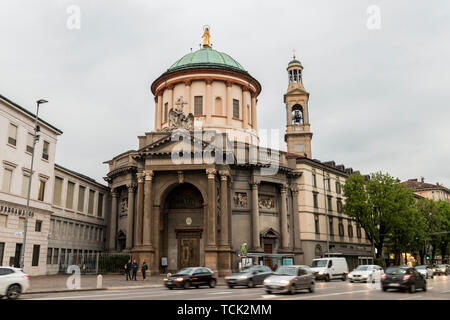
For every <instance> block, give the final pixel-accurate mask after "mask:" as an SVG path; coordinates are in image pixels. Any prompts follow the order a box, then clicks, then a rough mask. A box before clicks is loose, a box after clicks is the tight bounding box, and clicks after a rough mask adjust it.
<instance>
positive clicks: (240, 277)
mask: <svg viewBox="0 0 450 320" xmlns="http://www.w3.org/2000/svg"><path fill="white" fill-rule="evenodd" d="M239 279H247V276H239Z"/></svg>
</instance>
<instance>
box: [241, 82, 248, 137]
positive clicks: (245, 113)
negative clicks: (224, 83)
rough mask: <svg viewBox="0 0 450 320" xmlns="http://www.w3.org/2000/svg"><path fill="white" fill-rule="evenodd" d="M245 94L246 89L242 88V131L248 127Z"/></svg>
mask: <svg viewBox="0 0 450 320" xmlns="http://www.w3.org/2000/svg"><path fill="white" fill-rule="evenodd" d="M247 92H248V88H247V87H243V88H242V122H243V126H242V127H243V128H244V129H247V127H248V114H247Z"/></svg>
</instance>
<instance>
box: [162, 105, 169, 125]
mask: <svg viewBox="0 0 450 320" xmlns="http://www.w3.org/2000/svg"><path fill="white" fill-rule="evenodd" d="M168 114H169V103H168V102H166V103H164V111H163V115H164V117H163V122H166V121H167V115H168Z"/></svg>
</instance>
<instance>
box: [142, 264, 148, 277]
mask: <svg viewBox="0 0 450 320" xmlns="http://www.w3.org/2000/svg"><path fill="white" fill-rule="evenodd" d="M147 269H148V266H147V262H145V260H144V261H143V262H142V266H141V272H142V280H147V279H146V272H147Z"/></svg>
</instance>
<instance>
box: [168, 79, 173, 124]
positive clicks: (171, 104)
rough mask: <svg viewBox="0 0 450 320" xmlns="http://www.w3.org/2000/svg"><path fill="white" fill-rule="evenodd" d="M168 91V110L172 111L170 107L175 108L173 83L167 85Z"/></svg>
mask: <svg viewBox="0 0 450 320" xmlns="http://www.w3.org/2000/svg"><path fill="white" fill-rule="evenodd" d="M167 90H168V91H167V92H168V93H169V101H168V102H169V106H168V108H167V109H168V111H170V109H172V108H173V85H172V84H170V85H168V86H167ZM167 119H168V117H167Z"/></svg>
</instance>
